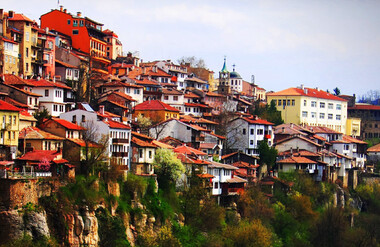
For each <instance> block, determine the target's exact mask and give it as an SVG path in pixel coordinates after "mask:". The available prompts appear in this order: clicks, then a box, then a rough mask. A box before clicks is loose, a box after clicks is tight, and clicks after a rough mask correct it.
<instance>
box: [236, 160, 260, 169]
mask: <svg viewBox="0 0 380 247" xmlns="http://www.w3.org/2000/svg"><path fill="white" fill-rule="evenodd" d="M232 165H233V166H235V167H239V168H258V167H260V165H252V164H249V163H248V162H244V161H237V162H235V163H233V164H232Z"/></svg>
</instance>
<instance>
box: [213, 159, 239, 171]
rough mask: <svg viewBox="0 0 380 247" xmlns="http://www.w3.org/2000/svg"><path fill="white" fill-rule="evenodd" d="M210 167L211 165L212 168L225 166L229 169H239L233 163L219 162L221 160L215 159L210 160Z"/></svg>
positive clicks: (224, 167)
mask: <svg viewBox="0 0 380 247" xmlns="http://www.w3.org/2000/svg"><path fill="white" fill-rule="evenodd" d="M208 167H210V168H223V169H227V170H237V169H238V168H237V167H234V166H232V165H228V164H223V163H219V162H215V161H210V164H209V165H208Z"/></svg>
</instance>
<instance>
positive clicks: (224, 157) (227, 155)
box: [222, 152, 238, 160]
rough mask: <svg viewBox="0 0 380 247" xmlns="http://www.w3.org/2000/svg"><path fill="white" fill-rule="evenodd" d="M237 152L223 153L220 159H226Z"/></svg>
mask: <svg viewBox="0 0 380 247" xmlns="http://www.w3.org/2000/svg"><path fill="white" fill-rule="evenodd" d="M237 153H238V152H233V153H230V154H226V155H223V156H222V160H224V159H227V158H228V157H231V156H233V155H235V154H237Z"/></svg>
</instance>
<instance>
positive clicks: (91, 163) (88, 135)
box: [81, 121, 109, 175]
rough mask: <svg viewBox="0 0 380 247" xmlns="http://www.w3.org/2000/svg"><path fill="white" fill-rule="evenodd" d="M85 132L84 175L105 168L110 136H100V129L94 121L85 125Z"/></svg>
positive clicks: (83, 135) (82, 166) (83, 136)
mask: <svg viewBox="0 0 380 247" xmlns="http://www.w3.org/2000/svg"><path fill="white" fill-rule="evenodd" d="M83 127H84V128H85V130H84V131H83V132H82V139H83V141H84V143H85V149H84V155H85V160H83V161H82V162H81V170H82V172H83V173H84V174H86V175H89V174H90V173H91V174H94V173H95V168H98V169H99V168H101V167H103V166H104V165H105V164H106V163H107V161H108V160H109V157H108V145H109V136H108V135H104V134H103V135H101V134H99V130H98V127H97V126H96V125H95V123H94V122H93V121H87V122H85V124H83Z"/></svg>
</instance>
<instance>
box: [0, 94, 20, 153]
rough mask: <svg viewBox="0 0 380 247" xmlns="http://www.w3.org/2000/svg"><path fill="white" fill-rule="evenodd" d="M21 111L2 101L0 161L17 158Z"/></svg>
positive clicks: (0, 103)
mask: <svg viewBox="0 0 380 247" xmlns="http://www.w3.org/2000/svg"><path fill="white" fill-rule="evenodd" d="M20 111H21V110H20V109H19V108H17V107H15V106H13V105H11V104H9V103H7V102H5V101H3V100H0V124H1V125H0V160H11V159H15V158H16V151H17V146H18V134H19V128H18V125H19V117H20Z"/></svg>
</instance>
